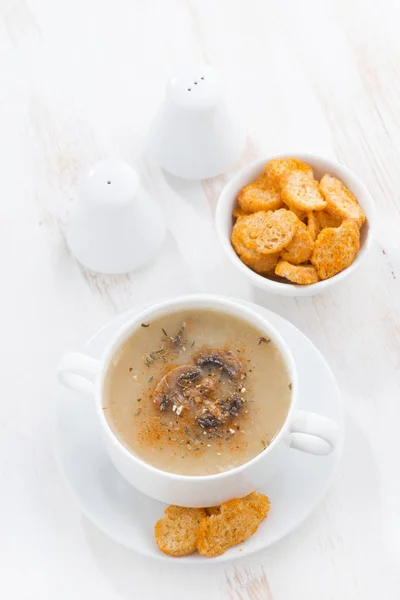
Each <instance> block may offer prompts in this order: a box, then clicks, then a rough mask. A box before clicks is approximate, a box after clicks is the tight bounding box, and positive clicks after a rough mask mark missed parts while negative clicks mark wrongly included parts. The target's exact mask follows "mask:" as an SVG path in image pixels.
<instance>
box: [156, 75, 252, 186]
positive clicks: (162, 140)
mask: <svg viewBox="0 0 400 600" xmlns="http://www.w3.org/2000/svg"><path fill="white" fill-rule="evenodd" d="M245 142H246V134H245V130H244V129H243V127H242V126H241V124H240V122H239V121H238V120H237V119H236V118H235V117H234V116H233V115H232V114H231V112H230V110H229V106H228V105H227V102H226V99H225V98H224V94H223V86H222V82H221V79H220V77H219V75H218V74H217V73H216V72H215V71H214V69H212V68H211V67H208V66H204V65H203V66H187V67H182V68H181V69H180V70H179V71H178V72H177V73H176V74H175V75H173V76H172V77H171V78H170V80H169V82H168V85H167V90H166V98H165V101H164V103H163V105H162V106H161V108H160V110H159V112H158V114H157V115H156V117H155V119H154V121H153V124H152V128H151V131H150V150H151V151H152V153H153V154H154V156H155V158H156V160H157V161H158V162H159V164H160V166H161V167H163V168H164V169H165V170H166V171H169V172H170V173H172V174H173V175H176V176H178V177H183V178H185V179H205V178H207V177H215V176H216V175H220V174H221V173H223V172H224V171H226V170H227V169H229V168H230V167H232V166H233V164H234V163H235V162H236V161H237V160H238V158H239V157H240V155H241V153H242V152H243V150H244V147H245Z"/></svg>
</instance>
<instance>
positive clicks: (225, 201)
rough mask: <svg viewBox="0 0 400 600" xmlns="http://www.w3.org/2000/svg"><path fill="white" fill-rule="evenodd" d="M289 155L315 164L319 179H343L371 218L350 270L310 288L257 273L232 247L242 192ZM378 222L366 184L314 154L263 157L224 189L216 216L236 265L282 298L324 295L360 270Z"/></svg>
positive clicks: (314, 167) (224, 245)
mask: <svg viewBox="0 0 400 600" xmlns="http://www.w3.org/2000/svg"><path fill="white" fill-rule="evenodd" d="M289 156H293V157H295V158H298V159H300V160H302V161H304V162H306V163H307V164H309V165H311V167H312V168H313V170H314V175H315V177H316V179H318V180H319V179H321V177H322V176H323V175H325V173H329V174H330V175H334V176H335V177H338V178H339V179H341V180H342V181H343V183H344V184H345V185H346V186H347V187H348V188H349V190H350V191H351V192H352V193H353V194H354V196H355V197H356V198H357V200H358V202H359V203H360V206H361V207H362V209H363V211H364V213H365V215H366V217H367V220H366V222H365V223H364V225H363V227H362V229H361V239H360V251H359V253H358V254H357V256H356V259H355V261H354V262H353V263H352V264H351V265H350V267H348V268H347V269H344V271H341V272H340V273H338V274H337V275H335V276H334V277H331V278H330V279H325V280H324V281H319V282H318V283H312V284H310V285H297V284H294V283H282V282H280V281H276V280H274V279H270V278H268V277H264V276H262V275H259V274H258V273H255V272H254V271H252V270H251V269H250V268H249V267H247V266H246V265H245V264H244V263H243V262H242V261H241V260H240V258H239V257H238V255H237V254H236V252H235V251H234V249H233V247H232V244H231V233H232V226H233V218H232V211H233V209H234V207H235V204H236V199H237V195H238V193H239V192H240V190H241V189H242V188H243V187H244V186H245V185H247V184H248V183H250V182H251V181H254V180H255V179H257V177H258V176H259V175H261V173H262V172H263V170H264V166H265V164H266V163H267V162H268V161H269V160H271V159H272V158H286V157H289ZM374 223H375V205H374V201H373V200H372V198H371V195H370V193H369V192H368V190H367V188H366V187H365V185H364V184H363V183H362V182H361V181H360V180H359V178H358V177H357V176H356V175H355V173H353V172H352V171H350V169H348V168H347V167H345V166H343V165H341V164H340V163H338V162H336V161H333V160H329V159H327V158H322V157H320V156H316V155H313V154H281V155H278V156H267V157H266V158H262V159H260V160H257V161H256V162H254V163H252V164H251V165H248V166H247V167H245V168H244V169H242V171H240V172H239V173H238V174H237V175H236V176H235V177H234V178H233V179H232V180H231V181H230V182H229V183H228V184H227V185H226V186H225V187H224V189H223V190H222V194H221V196H220V197H219V200H218V204H217V210H216V214H215V226H216V229H217V233H218V236H219V239H220V240H221V243H222V246H223V247H224V249H225V252H226V253H227V255H228V256H229V258H230V259H231V261H232V262H233V264H234V265H235V266H236V267H237V268H238V269H239V270H240V271H241V272H242V273H243V274H244V275H245V276H247V277H248V279H249V280H250V281H251V282H252V283H253V284H254V285H256V286H257V287H259V288H261V289H263V290H265V291H266V292H271V293H273V294H280V295H282V296H313V295H314V294H319V293H320V292H324V291H325V290H327V289H328V288H329V287H332V286H333V285H335V284H336V283H338V282H339V281H342V279H344V278H345V277H347V276H348V275H350V273H352V272H353V271H354V270H355V269H356V268H357V267H358V265H359V264H360V263H361V261H362V260H363V258H364V257H365V255H366V254H367V251H368V249H369V247H370V244H371V241H372V229H373V226H374Z"/></svg>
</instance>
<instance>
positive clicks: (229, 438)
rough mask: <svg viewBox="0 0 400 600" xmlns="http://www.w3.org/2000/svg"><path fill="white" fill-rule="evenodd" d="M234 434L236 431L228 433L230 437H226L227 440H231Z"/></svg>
mask: <svg viewBox="0 0 400 600" xmlns="http://www.w3.org/2000/svg"><path fill="white" fill-rule="evenodd" d="M234 435H235V432H233V433H231V434H230V435H228V437H226V438H225V441H226V442H229V440H231V439H232V438H233V436H234Z"/></svg>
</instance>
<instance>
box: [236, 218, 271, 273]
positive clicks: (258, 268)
mask: <svg viewBox="0 0 400 600" xmlns="http://www.w3.org/2000/svg"><path fill="white" fill-rule="evenodd" d="M231 241H232V246H233V248H234V250H235V252H236V254H237V255H238V256H239V258H240V260H241V261H242V262H243V263H244V264H245V265H246V266H247V267H249V268H250V269H252V270H253V271H255V272H256V273H259V274H260V275H271V273H272V274H273V272H274V269H275V266H276V263H277V262H278V259H279V252H275V253H273V254H261V252H258V251H257V250H252V249H249V248H247V247H246V246H245V245H244V243H243V242H242V239H241V237H240V234H238V231H237V228H236V227H234V228H233V231H232V238H231Z"/></svg>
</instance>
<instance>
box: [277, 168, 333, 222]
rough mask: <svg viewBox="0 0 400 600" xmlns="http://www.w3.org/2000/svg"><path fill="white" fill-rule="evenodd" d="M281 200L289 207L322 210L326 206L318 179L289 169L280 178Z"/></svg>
mask: <svg viewBox="0 0 400 600" xmlns="http://www.w3.org/2000/svg"><path fill="white" fill-rule="evenodd" d="M281 195H282V200H283V201H284V203H285V204H287V205H288V206H289V208H291V209H297V210H304V211H306V212H309V211H310V210H322V209H323V208H325V206H326V201H325V200H324V198H323V196H322V194H321V192H320V190H319V186H318V181H316V180H315V179H311V177H309V176H308V175H307V174H306V173H303V172H302V171H291V172H289V173H287V174H286V175H284V176H283V177H282V179H281Z"/></svg>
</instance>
